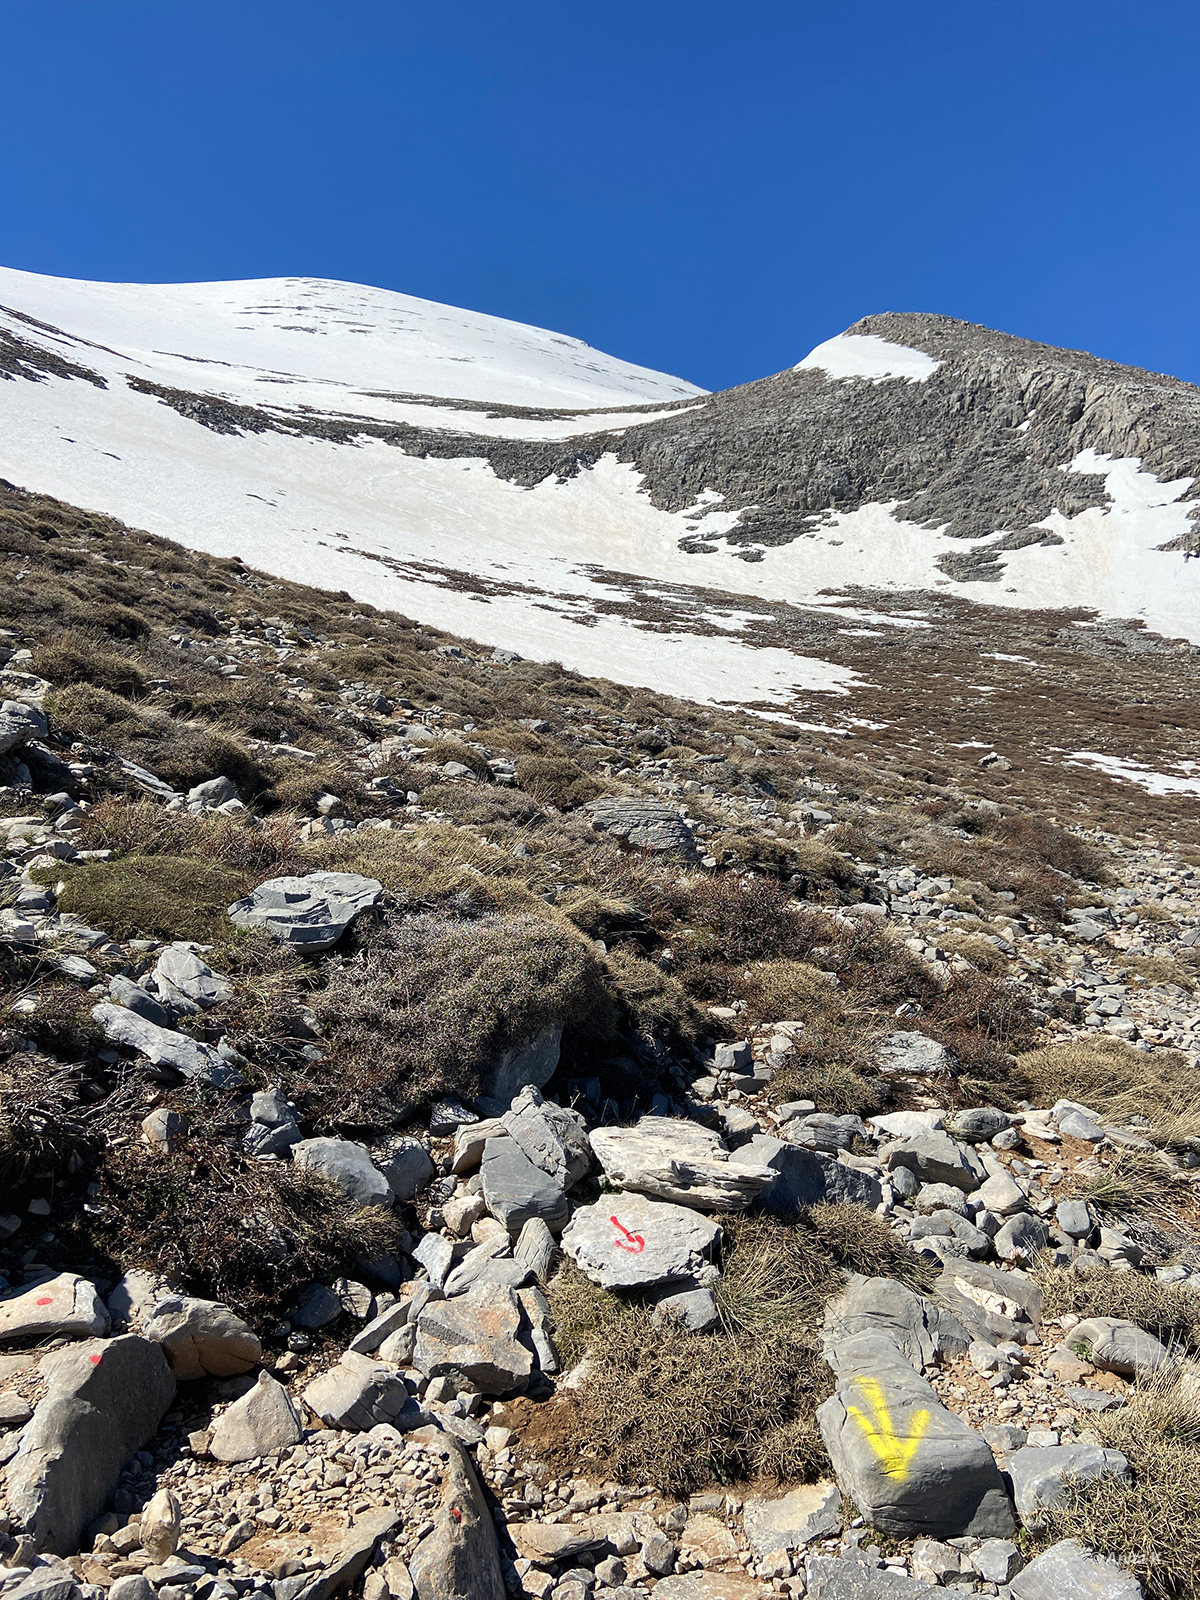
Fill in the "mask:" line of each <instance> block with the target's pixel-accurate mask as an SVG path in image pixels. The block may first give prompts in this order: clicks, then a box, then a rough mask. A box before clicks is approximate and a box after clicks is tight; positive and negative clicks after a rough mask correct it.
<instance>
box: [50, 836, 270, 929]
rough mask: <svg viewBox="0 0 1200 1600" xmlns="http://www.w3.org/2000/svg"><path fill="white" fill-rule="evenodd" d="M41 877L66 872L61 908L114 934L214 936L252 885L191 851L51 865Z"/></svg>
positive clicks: (53, 877) (56, 878)
mask: <svg viewBox="0 0 1200 1600" xmlns="http://www.w3.org/2000/svg"><path fill="white" fill-rule="evenodd" d="M39 877H40V878H41V879H42V881H43V882H48V883H53V882H56V881H59V880H60V878H61V881H62V883H63V885H64V887H63V891H62V893H61V894H60V895H59V897H58V904H59V909H60V910H62V911H69V912H73V913H74V914H75V915H77V916H80V917H82V918H83V919H84V921H85V922H87V923H89V924H90V925H91V926H92V927H95V928H100V929H103V931H104V932H105V933H107V934H109V935H110V936H111V937H113V938H115V939H135V938H136V939H201V940H208V941H209V942H211V941H213V940H215V939H217V938H219V937H220V936H221V935H223V934H224V933H226V932H227V930H228V927H229V921H228V917H227V916H226V912H227V909H228V907H229V905H230V904H231V902H232V901H234V900H236V899H237V898H238V896H239V895H241V894H243V893H244V892H245V889H246V888H247V887H248V883H247V879H246V876H245V874H243V873H237V872H231V871H229V869H228V868H227V867H223V866H222V865H220V863H219V862H216V861H204V860H196V859H195V858H193V857H190V856H167V855H160V856H125V857H123V858H122V859H121V860H119V861H88V862H84V863H82V864H81V865H79V866H76V867H72V868H70V869H69V870H68V871H67V872H66V873H65V874H63V873H62V872H61V870H60V869H59V868H57V867H50V868H47V869H46V870H45V871H44V872H42V873H40V874H39Z"/></svg>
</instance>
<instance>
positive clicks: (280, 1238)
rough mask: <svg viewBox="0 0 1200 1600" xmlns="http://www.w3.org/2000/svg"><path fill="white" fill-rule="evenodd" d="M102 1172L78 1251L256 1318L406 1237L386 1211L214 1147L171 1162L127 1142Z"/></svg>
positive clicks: (196, 1148)
mask: <svg viewBox="0 0 1200 1600" xmlns="http://www.w3.org/2000/svg"><path fill="white" fill-rule="evenodd" d="M96 1176H97V1179H98V1181H99V1184H100V1192H99V1193H98V1194H97V1195H96V1196H95V1197H94V1199H93V1200H92V1201H91V1202H90V1203H89V1205H90V1209H89V1211H88V1212H80V1213H79V1214H78V1216H77V1218H76V1220H75V1221H74V1222H73V1223H72V1224H71V1228H72V1230H73V1231H74V1232H75V1233H76V1235H77V1236H78V1243H79V1245H80V1246H81V1247H82V1248H85V1249H86V1251H87V1252H88V1253H91V1252H92V1251H94V1252H95V1253H96V1255H97V1257H99V1258H100V1259H102V1260H107V1261H109V1262H111V1263H112V1264H113V1267H114V1269H115V1271H116V1273H117V1274H118V1275H119V1273H120V1272H122V1271H126V1270H128V1269H129V1268H130V1267H144V1268H146V1269H147V1270H151V1271H156V1272H159V1273H161V1274H163V1275H164V1276H167V1277H169V1278H170V1279H172V1280H173V1281H175V1282H178V1283H179V1284H181V1285H182V1286H183V1287H184V1288H186V1289H188V1290H189V1291H191V1292H192V1293H195V1294H200V1295H204V1296H207V1297H210V1298H212V1299H215V1300H221V1301H224V1302H226V1303H227V1304H229V1305H233V1306H236V1307H238V1309H239V1310H240V1311H242V1312H243V1313H245V1314H247V1315H249V1316H250V1317H251V1319H252V1320H257V1319H258V1318H260V1317H265V1316H266V1315H267V1314H268V1313H270V1312H275V1313H276V1314H277V1313H278V1312H279V1311H280V1310H282V1309H283V1308H284V1306H285V1305H286V1303H287V1301H288V1299H289V1298H290V1297H291V1296H292V1295H294V1294H295V1293H296V1292H297V1291H298V1290H299V1289H301V1288H303V1287H304V1286H305V1285H306V1284H308V1283H311V1282H312V1281H313V1280H314V1279H316V1280H318V1281H320V1282H324V1283H328V1282H329V1281H330V1280H331V1278H333V1277H336V1276H337V1275H338V1274H339V1273H341V1272H345V1271H348V1270H351V1269H352V1268H353V1266H354V1263H355V1261H356V1259H360V1258H361V1259H363V1260H368V1261H369V1260H370V1259H371V1258H373V1257H376V1256H378V1255H380V1254H381V1253H382V1252H384V1251H390V1250H394V1249H395V1248H396V1246H397V1243H398V1241H399V1237H400V1232H401V1224H400V1221H399V1218H398V1217H396V1216H395V1215H394V1214H393V1212H392V1211H391V1210H389V1209H388V1208H386V1207H384V1206H357V1205H355V1204H353V1202H351V1201H349V1200H347V1199H346V1198H345V1196H344V1195H342V1194H341V1193H340V1191H338V1190H337V1189H336V1188H335V1187H334V1186H333V1185H332V1184H331V1183H329V1182H328V1180H326V1179H324V1178H322V1177H321V1176H320V1175H319V1174H317V1173H312V1172H306V1171H304V1169H302V1168H299V1167H294V1166H290V1165H284V1166H271V1165H265V1166H264V1165H263V1164H262V1163H260V1162H255V1161H252V1160H248V1159H245V1158H243V1157H242V1155H241V1154H240V1152H239V1151H237V1150H236V1148H235V1149H229V1148H228V1147H227V1146H226V1145H225V1144H223V1143H222V1142H219V1141H217V1140H213V1141H206V1142H205V1143H204V1145H202V1146H200V1145H198V1144H197V1142H195V1141H189V1142H188V1144H187V1146H185V1148H184V1149H183V1150H181V1151H180V1152H179V1153H177V1154H171V1155H161V1154H159V1153H158V1152H156V1151H150V1150H147V1149H146V1148H145V1147H144V1146H141V1145H138V1144H130V1145H128V1146H126V1147H124V1148H121V1149H119V1150H110V1151H108V1152H107V1153H106V1155H105V1156H104V1158H103V1160H102V1162H101V1164H100V1167H99V1169H98V1171H97V1174H96Z"/></svg>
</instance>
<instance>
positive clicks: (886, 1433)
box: [846, 1378, 929, 1483]
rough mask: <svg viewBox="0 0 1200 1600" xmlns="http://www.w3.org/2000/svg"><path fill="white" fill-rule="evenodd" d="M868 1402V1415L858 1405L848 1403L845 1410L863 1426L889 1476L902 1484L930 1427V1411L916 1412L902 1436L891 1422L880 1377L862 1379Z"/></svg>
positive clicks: (859, 1381)
mask: <svg viewBox="0 0 1200 1600" xmlns="http://www.w3.org/2000/svg"><path fill="white" fill-rule="evenodd" d="M858 1387H859V1388H860V1389H861V1391H862V1393H863V1395H864V1397H865V1399H866V1401H867V1404H868V1405H869V1406H870V1408H871V1411H872V1412H873V1413H874V1416H873V1417H868V1416H865V1415H864V1414H863V1412H862V1411H860V1410H859V1408H858V1407H857V1406H852V1405H847V1407H846V1410H847V1412H848V1413H849V1415H850V1416H852V1417H853V1418H854V1420H855V1422H857V1423H858V1425H859V1427H860V1428H861V1429H862V1431H863V1434H864V1436H865V1437H866V1440H867V1443H868V1444H869V1445H870V1446H871V1449H872V1450H874V1452H875V1454H876V1455H877V1456H878V1457H879V1464H880V1466H881V1467H882V1468H883V1471H884V1472H885V1473H886V1475H887V1476H888V1477H889V1478H895V1480H896V1481H897V1482H898V1483H903V1482H904V1480H905V1478H907V1477H908V1466H909V1462H910V1461H911V1460H912V1458H913V1456H914V1455H916V1453H917V1446H918V1445H919V1444H920V1442H921V1440H922V1439H923V1438H924V1436H925V1430H926V1428H928V1426H929V1413H928V1411H914V1412H913V1414H912V1417H911V1419H910V1423H909V1426H910V1430H911V1431H910V1432H909V1433H908V1434H907V1435H906V1436H904V1437H901V1436H900V1435H899V1434H898V1433H897V1432H896V1429H895V1425H894V1424H893V1422H892V1414H891V1412H890V1411H889V1410H888V1403H887V1401H886V1400H885V1399H884V1396H883V1386H882V1384H881V1383H880V1382H879V1380H878V1379H877V1378H859V1379H858Z"/></svg>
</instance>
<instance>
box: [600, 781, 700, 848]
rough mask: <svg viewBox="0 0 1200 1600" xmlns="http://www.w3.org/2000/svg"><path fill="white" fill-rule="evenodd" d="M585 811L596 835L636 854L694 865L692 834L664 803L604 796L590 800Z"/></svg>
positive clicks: (632, 797)
mask: <svg viewBox="0 0 1200 1600" xmlns="http://www.w3.org/2000/svg"><path fill="white" fill-rule="evenodd" d="M583 810H584V815H585V816H586V817H587V818H588V820H589V821H590V822H591V825H592V827H593V828H594V829H595V830H596V832H597V833H606V834H608V835H609V836H610V837H611V838H614V839H619V840H621V842H622V843H623V844H627V845H630V846H631V847H632V848H634V849H636V850H645V851H647V852H648V853H650V854H651V855H672V856H678V857H679V858H680V859H681V860H683V861H694V860H695V859H696V857H697V856H698V854H699V852H698V850H697V848H696V840H695V837H694V835H693V833H692V830H691V829H690V828H689V827H688V825H687V823H686V822H685V821H684V820H683V818H682V817H681V816H680V815H679V812H678V811H677V810H676V809H675V807H674V806H671V805H667V803H666V802H665V801H662V800H646V799H644V798H643V797H642V796H640V795H628V796H625V795H603V796H602V797H601V798H600V799H599V800H590V801H589V802H588V803H587V805H585V806H584V808H583Z"/></svg>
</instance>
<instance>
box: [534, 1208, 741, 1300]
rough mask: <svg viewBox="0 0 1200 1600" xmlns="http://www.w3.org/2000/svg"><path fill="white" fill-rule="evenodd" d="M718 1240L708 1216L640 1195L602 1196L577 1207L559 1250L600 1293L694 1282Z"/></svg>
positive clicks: (718, 1233) (719, 1234)
mask: <svg viewBox="0 0 1200 1600" xmlns="http://www.w3.org/2000/svg"><path fill="white" fill-rule="evenodd" d="M720 1237H721V1229H720V1227H719V1226H718V1225H717V1223H715V1222H714V1221H713V1220H712V1218H711V1217H707V1216H702V1215H701V1213H700V1212H698V1211H692V1210H690V1209H689V1208H688V1207H686V1206H676V1205H667V1204H664V1203H663V1202H662V1201H658V1200H648V1199H646V1198H644V1197H643V1196H642V1195H636V1194H633V1195H606V1196H604V1197H603V1198H602V1199H601V1200H599V1201H598V1202H597V1203H596V1204H595V1205H590V1206H581V1207H580V1208H579V1210H578V1211H576V1213H575V1215H574V1216H573V1217H572V1218H571V1222H570V1226H569V1227H568V1228H567V1229H566V1230H565V1232H564V1233H563V1236H562V1247H563V1251H564V1252H565V1254H566V1255H568V1256H569V1257H570V1258H571V1260H572V1261H573V1262H574V1263H575V1265H576V1266H577V1267H578V1268H579V1269H580V1271H581V1272H583V1273H585V1274H586V1275H587V1277H589V1278H590V1279H591V1280H592V1282H593V1283H596V1284H599V1285H600V1287H601V1288H603V1289H620V1288H637V1287H644V1286H646V1285H649V1284H655V1283H668V1282H674V1281H678V1280H690V1279H695V1278H696V1276H697V1274H698V1273H699V1272H700V1271H701V1269H702V1268H703V1267H704V1265H705V1262H706V1258H707V1255H708V1253H709V1251H711V1250H712V1248H713V1246H714V1245H715V1244H716V1242H717V1240H718V1239H719V1238H720Z"/></svg>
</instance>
